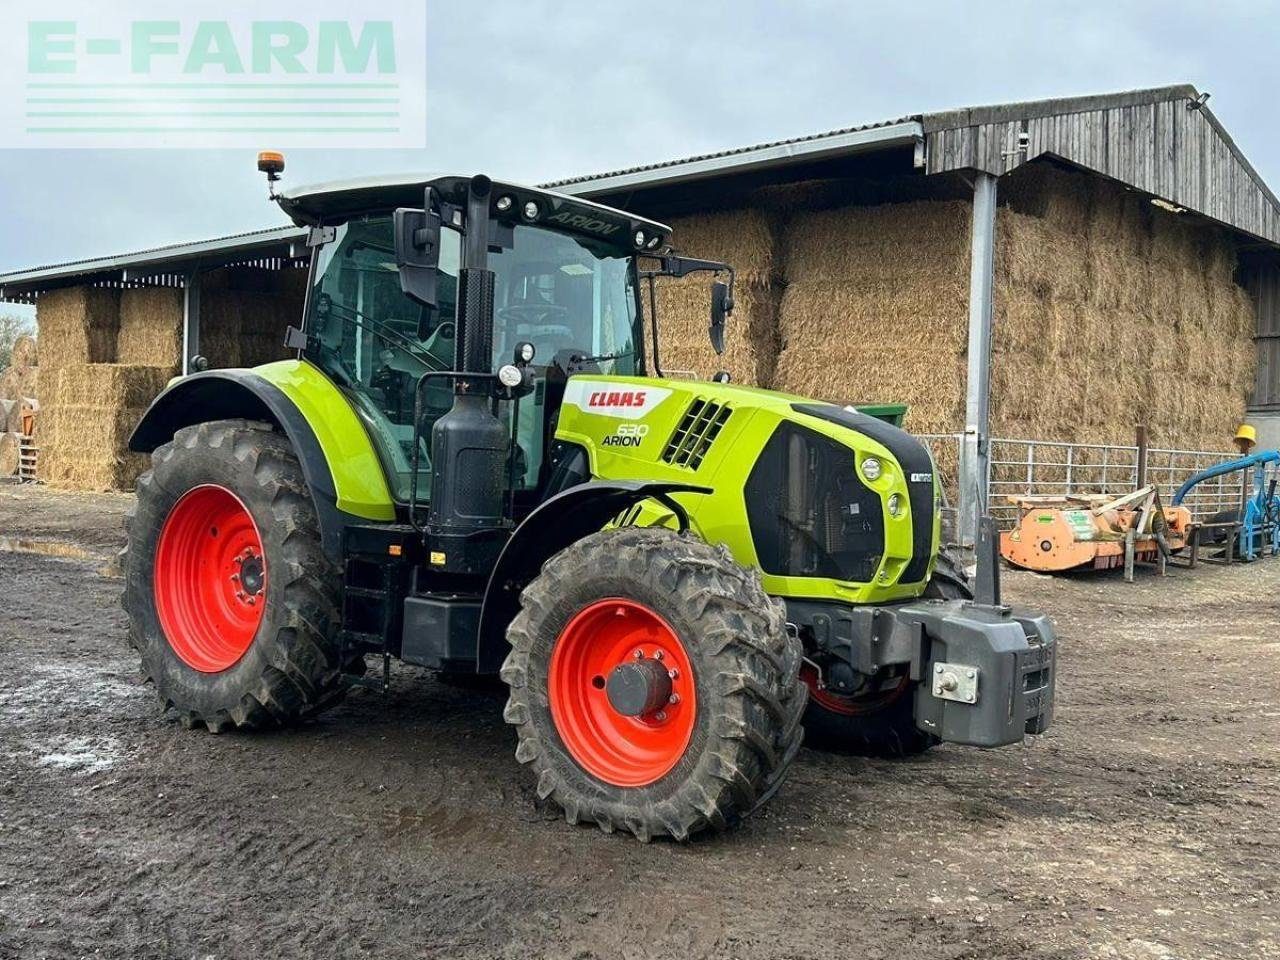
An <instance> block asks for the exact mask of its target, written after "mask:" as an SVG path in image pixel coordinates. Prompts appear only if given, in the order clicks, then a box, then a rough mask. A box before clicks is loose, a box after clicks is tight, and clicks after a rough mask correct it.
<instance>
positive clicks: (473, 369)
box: [427, 176, 510, 573]
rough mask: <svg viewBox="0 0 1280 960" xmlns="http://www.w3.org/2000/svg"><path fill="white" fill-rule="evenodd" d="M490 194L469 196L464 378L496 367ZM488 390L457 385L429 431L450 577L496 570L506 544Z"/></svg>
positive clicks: (488, 187)
mask: <svg viewBox="0 0 1280 960" xmlns="http://www.w3.org/2000/svg"><path fill="white" fill-rule="evenodd" d="M492 189H493V185H492V183H491V182H490V180H489V178H488V177H485V176H477V177H473V178H472V179H471V182H470V184H469V185H468V190H467V224H466V227H467V232H466V241H465V246H464V248H463V263H462V268H461V270H460V271H459V276H458V316H457V332H456V334H455V347H454V350H455V353H454V366H455V368H456V369H457V370H459V371H460V372H462V373H476V374H488V373H490V372H491V368H492V363H493V292H494V273H493V271H492V270H490V269H489V267H488V259H489V197H490V194H491V193H492ZM489 384H490V381H488V380H487V379H485V378H482V377H481V378H476V379H469V378H467V377H465V376H463V377H459V378H458V379H457V380H456V381H455V383H454V395H453V407H452V408H451V409H450V410H449V412H448V413H446V414H445V415H444V416H443V417H441V418H440V419H439V420H437V421H436V423H435V426H434V427H433V428H432V431H431V464H432V478H431V509H430V513H429V514H428V519H427V534H428V536H429V538H430V541H431V550H432V557H431V565H432V566H433V567H436V568H437V569H444V570H445V571H447V572H456V573H472V572H476V571H479V570H484V569H487V568H488V567H489V566H491V565H492V563H493V561H494V559H496V551H497V550H498V549H500V548H501V544H502V541H501V539H500V538H494V537H490V536H486V535H485V534H486V533H488V532H490V531H496V530H500V529H502V528H503V527H505V526H506V524H507V520H508V518H507V517H506V515H505V505H506V501H507V498H506V496H505V493H504V475H505V469H506V463H507V454H508V450H509V448H510V440H509V437H508V434H507V430H506V428H505V427H504V426H503V425H502V422H501V421H500V420H499V419H498V418H497V416H495V415H494V410H493V406H494V401H493V399H492V397H491V395H490V390H489ZM491 554H492V555H491Z"/></svg>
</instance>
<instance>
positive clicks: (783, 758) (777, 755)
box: [502, 528, 805, 840]
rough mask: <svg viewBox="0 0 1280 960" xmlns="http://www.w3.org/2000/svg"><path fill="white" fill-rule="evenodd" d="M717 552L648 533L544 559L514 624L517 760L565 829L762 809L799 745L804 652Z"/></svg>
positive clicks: (746, 576) (682, 830)
mask: <svg viewBox="0 0 1280 960" xmlns="http://www.w3.org/2000/svg"><path fill="white" fill-rule="evenodd" d="M785 620H786V618H785V613H784V609H783V607H782V605H781V604H779V603H778V602H777V601H775V600H772V599H770V598H769V597H768V596H767V595H766V594H765V592H764V589H763V588H762V587H761V585H760V580H759V577H758V575H757V574H755V573H754V572H753V571H750V570H748V569H746V568H744V567H742V566H740V565H739V564H737V563H735V562H734V560H733V559H732V557H731V556H730V555H729V553H728V551H726V550H725V549H724V548H722V547H711V546H709V545H707V544H706V543H703V542H702V541H700V540H697V539H695V538H693V537H690V536H688V535H679V534H675V533H673V532H671V531H668V530H661V529H654V528H624V529H621V530H611V531H605V532H602V533H596V534H592V535H591V536H589V537H586V538H585V539H583V540H581V541H579V542H578V543H575V544H573V545H572V546H570V547H568V548H566V549H565V550H562V551H561V552H560V553H558V554H556V555H555V556H553V557H552V558H551V559H550V560H548V561H547V563H546V565H545V566H544V567H543V569H542V573H541V574H540V575H539V577H538V578H537V579H536V580H534V581H533V583H531V584H530V585H529V586H528V587H527V588H526V589H525V591H524V593H523V595H522V596H521V610H520V613H519V614H518V615H517V616H516V618H515V619H514V620H513V621H512V623H511V626H510V627H509V629H508V631H507V638H508V640H509V642H510V644H511V652H510V654H509V656H508V657H507V660H506V662H505V663H504V664H503V667H502V679H503V680H504V681H505V682H506V683H507V685H508V687H509V689H510V698H509V700H508V703H507V708H506V711H505V714H504V716H505V718H506V720H507V722H508V723H510V724H513V725H514V726H515V727H516V730H517V733H518V735H519V747H518V749H517V751H516V758H517V759H518V760H519V761H520V762H521V763H524V764H526V765H528V766H529V767H531V768H532V770H533V772H534V773H535V775H536V776H537V790H538V795H539V797H541V798H542V799H544V800H545V799H549V800H551V801H553V802H554V803H556V804H557V805H559V807H560V808H561V809H562V810H563V811H564V815H565V818H566V819H567V820H568V821H569V822H570V823H580V822H582V823H594V824H597V825H598V826H599V827H600V828H601V829H602V830H605V831H606V832H610V833H612V832H613V831H615V830H619V829H621V830H627V831H629V832H631V833H632V834H634V835H635V836H637V837H639V838H640V839H641V840H649V839H650V838H651V837H654V836H664V835H665V836H671V837H674V838H676V839H677V840H684V839H686V838H688V837H690V836H692V835H693V834H695V833H697V832H699V831H701V830H704V829H707V828H723V827H725V826H728V825H730V824H732V823H734V822H736V821H737V820H739V819H740V818H741V817H743V816H745V815H746V814H748V813H750V812H751V811H752V810H753V809H755V808H756V807H757V806H759V805H760V804H761V803H763V802H764V801H765V800H766V799H768V797H769V796H771V795H772V794H773V792H774V791H775V790H776V789H777V788H778V786H779V785H780V784H781V782H782V778H783V776H784V775H785V773H786V771H787V768H788V767H789V766H790V764H791V761H792V760H793V759H794V757H795V755H796V752H797V751H798V749H799V747H800V739H801V736H802V734H803V731H802V728H801V726H800V716H801V714H802V712H803V709H804V703H805V688H804V685H803V684H802V683H800V682H799V679H798V675H799V668H800V659H801V651H800V645H799V643H798V641H796V640H795V639H794V638H792V637H790V636H789V635H788V633H787V631H786V622H785Z"/></svg>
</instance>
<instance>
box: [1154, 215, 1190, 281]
mask: <svg viewBox="0 0 1280 960" xmlns="http://www.w3.org/2000/svg"><path fill="white" fill-rule="evenodd" d="M1150 222H1151V259H1152V260H1157V261H1161V262H1164V263H1168V264H1170V265H1172V266H1175V267H1181V266H1183V265H1184V264H1186V263H1188V262H1190V261H1196V262H1197V263H1198V262H1199V261H1200V260H1201V249H1202V246H1203V240H1202V239H1201V237H1202V232H1201V231H1202V229H1203V228H1202V227H1200V226H1199V225H1198V224H1196V223H1193V222H1191V221H1189V220H1188V219H1187V218H1186V216H1185V215H1184V214H1178V213H1171V212H1169V211H1168V210H1159V209H1154V208H1153V212H1152V214H1151V221H1150Z"/></svg>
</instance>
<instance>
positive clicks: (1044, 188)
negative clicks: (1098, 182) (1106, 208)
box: [999, 163, 1093, 235]
mask: <svg viewBox="0 0 1280 960" xmlns="http://www.w3.org/2000/svg"><path fill="white" fill-rule="evenodd" d="M1092 179H1093V178H1091V177H1089V176H1087V175H1086V174H1083V173H1079V172H1077V171H1074V170H1067V169H1064V168H1062V167H1058V166H1055V165H1053V164H1050V163H1032V164H1027V165H1025V166H1023V167H1021V168H1019V169H1018V170H1016V171H1015V172H1013V173H1012V174H1010V175H1009V176H1008V177H1006V178H1005V179H1004V182H1002V183H1001V184H1000V191H999V193H1000V198H1001V200H1003V201H1004V202H1005V203H1007V204H1008V205H1009V206H1011V207H1012V208H1013V210H1015V211H1017V212H1018V213H1019V214H1020V215H1025V216H1027V217H1030V218H1033V219H1038V220H1043V221H1046V222H1048V223H1050V224H1052V225H1053V226H1054V227H1055V228H1056V229H1058V230H1061V231H1062V232H1064V233H1068V234H1075V235H1078V234H1080V233H1082V232H1083V231H1084V230H1085V228H1086V226H1087V225H1088V223H1089V217H1090V207H1091V199H1092V198H1091V190H1090V181H1091V180H1092Z"/></svg>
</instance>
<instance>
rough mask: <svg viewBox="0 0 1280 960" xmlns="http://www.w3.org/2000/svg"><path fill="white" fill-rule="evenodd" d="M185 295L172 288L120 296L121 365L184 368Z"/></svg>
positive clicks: (157, 288)
mask: <svg viewBox="0 0 1280 960" xmlns="http://www.w3.org/2000/svg"><path fill="white" fill-rule="evenodd" d="M182 299H183V292H182V291H181V290H175V289H172V288H169V287H142V288H139V289H137V290H125V291H123V292H122V293H121V294H120V333H119V339H118V341H117V347H116V359H117V361H118V362H119V363H124V364H130V365H135V366H148V367H168V368H170V369H171V370H173V371H175V372H176V371H177V369H178V368H179V367H180V366H181V365H182V315H183V310H182Z"/></svg>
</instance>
